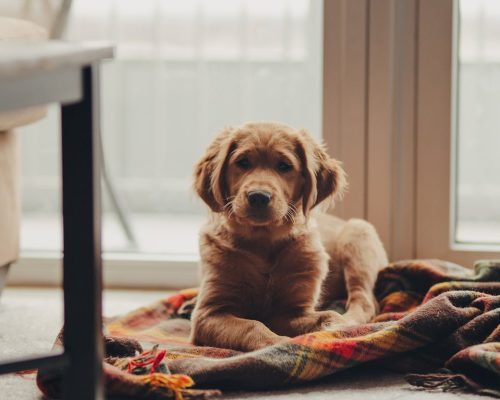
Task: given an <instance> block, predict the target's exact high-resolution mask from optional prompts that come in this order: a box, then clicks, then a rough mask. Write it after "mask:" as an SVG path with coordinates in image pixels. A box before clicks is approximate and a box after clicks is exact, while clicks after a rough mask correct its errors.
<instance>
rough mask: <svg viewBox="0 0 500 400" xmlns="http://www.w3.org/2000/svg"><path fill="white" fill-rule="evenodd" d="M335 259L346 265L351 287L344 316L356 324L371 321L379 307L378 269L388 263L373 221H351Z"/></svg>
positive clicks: (339, 241) (341, 238) (348, 288)
mask: <svg viewBox="0 0 500 400" xmlns="http://www.w3.org/2000/svg"><path fill="white" fill-rule="evenodd" d="M333 256H334V258H335V259H334V260H332V261H334V262H336V263H338V265H341V266H342V269H343V272H344V278H345V285H346V290H347V311H346V313H345V314H344V315H343V316H344V318H345V319H346V320H347V321H348V322H349V323H353V324H362V323H365V322H368V321H369V320H370V319H371V318H373V317H374V316H375V314H376V313H377V311H378V304H377V301H376V299H375V296H374V293H373V289H374V286H375V281H376V279H377V275H378V272H379V270H380V269H381V268H383V267H385V266H386V265H387V263H388V260H387V255H386V252H385V250H384V245H383V244H382V242H381V241H380V238H379V236H378V234H377V232H376V231H375V228H374V227H373V225H371V224H370V223H368V222H367V221H363V220H360V219H351V220H349V221H347V223H346V224H345V226H344V227H343V228H342V230H341V232H340V233H339V236H338V238H337V243H336V246H335V252H334V255H333Z"/></svg>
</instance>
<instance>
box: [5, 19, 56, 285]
mask: <svg viewBox="0 0 500 400" xmlns="http://www.w3.org/2000/svg"><path fill="white" fill-rule="evenodd" d="M46 39H47V31H46V30H45V29H43V28H41V27H39V26H38V25H36V24H34V23H32V22H29V21H24V20H19V19H13V18H4V17H0V41H41V40H46ZM45 114H46V109H45V107H36V108H29V109H24V110H16V111H11V112H0V293H1V291H2V289H3V287H4V285H5V282H6V277H7V272H8V269H9V266H10V264H11V263H13V262H14V261H16V259H17V258H18V256H19V226H20V215H21V210H20V208H21V207H20V194H19V178H20V177H19V154H18V146H17V138H16V134H15V131H14V129H15V128H16V127H18V126H21V125H26V124H28V123H31V122H34V121H37V120H39V119H40V118H42V117H44V116H45Z"/></svg>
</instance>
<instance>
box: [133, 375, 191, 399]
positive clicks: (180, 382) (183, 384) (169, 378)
mask: <svg viewBox="0 0 500 400" xmlns="http://www.w3.org/2000/svg"><path fill="white" fill-rule="evenodd" d="M138 380H139V381H140V382H141V383H145V384H147V385H149V386H152V387H154V388H164V389H167V390H170V391H172V392H173V393H175V400H183V399H184V397H183V394H182V393H183V390H184V389H186V388H189V387H191V386H193V385H194V381H193V380H192V379H191V378H190V377H189V376H187V375H166V374H161V373H152V374H150V375H145V376H139V377H138Z"/></svg>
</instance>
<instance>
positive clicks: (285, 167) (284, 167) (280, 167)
mask: <svg viewBox="0 0 500 400" xmlns="http://www.w3.org/2000/svg"><path fill="white" fill-rule="evenodd" d="M291 169H292V166H291V165H290V164H288V163H286V162H284V161H280V162H279V163H278V170H279V171H280V172H288V171H290V170H291Z"/></svg>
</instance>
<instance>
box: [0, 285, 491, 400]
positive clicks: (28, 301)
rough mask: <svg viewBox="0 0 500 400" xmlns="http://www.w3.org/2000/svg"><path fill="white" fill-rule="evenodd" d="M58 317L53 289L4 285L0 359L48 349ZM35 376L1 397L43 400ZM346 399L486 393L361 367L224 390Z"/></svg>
mask: <svg viewBox="0 0 500 400" xmlns="http://www.w3.org/2000/svg"><path fill="white" fill-rule="evenodd" d="M165 294H166V292H158V291H146V292H145V291H123V290H120V291H118V290H113V291H106V292H105V293H104V312H105V314H106V315H114V314H119V313H123V312H125V311H127V310H131V309H134V308H137V307H139V306H142V305H145V304H148V303H150V302H153V301H155V300H156V299H158V298H160V297H162V296H164V295H165ZM61 321H62V295H61V292H60V291H59V290H57V289H27V288H7V289H6V291H5V292H4V294H3V295H2V298H0V341H1V343H2V346H1V347H0V357H1V358H2V359H5V358H7V357H18V356H21V355H30V354H33V353H36V352H44V351H47V350H49V349H50V347H51V345H52V342H53V340H54V338H55V336H56V335H57V333H58V331H59V329H60V326H61ZM41 397H42V396H41V395H40V393H39V392H38V389H37V388H36V385H35V382H34V377H33V376H27V377H20V376H16V375H9V376H0V399H1V400H25V399H27V400H32V399H37V400H39V399H41ZM302 397H307V398H308V399H318V400H319V399H329V398H331V399H346V400H376V399H383V400H396V399H415V400H417V399H418V400H432V399H434V400H459V399H477V400H479V399H485V397H480V396H474V395H465V394H451V393H442V392H432V393H429V392H424V391H421V390H419V389H415V388H412V387H411V386H409V385H408V384H407V383H406V382H405V381H404V379H403V377H402V375H398V374H393V373H388V372H385V371H372V370H369V369H368V368H361V369H358V370H353V371H345V372H343V373H341V374H338V375H335V376H332V377H329V378H327V379H325V380H323V381H321V382H316V383H313V384H308V385H303V386H300V387H294V388H290V389H287V390H276V391H265V392H234V391H233V392H228V393H225V395H224V398H225V399H259V400H264V399H272V400H277V399H285V398H286V399H291V400H295V399H298V398H302Z"/></svg>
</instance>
